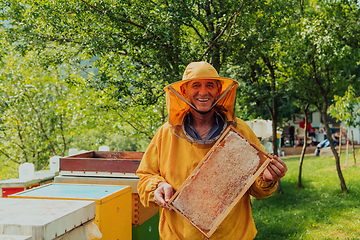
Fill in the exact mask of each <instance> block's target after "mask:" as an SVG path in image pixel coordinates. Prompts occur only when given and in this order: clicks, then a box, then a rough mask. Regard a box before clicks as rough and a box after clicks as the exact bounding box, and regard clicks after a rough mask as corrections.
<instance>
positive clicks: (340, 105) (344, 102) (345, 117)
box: [328, 85, 360, 127]
mask: <svg viewBox="0 0 360 240" xmlns="http://www.w3.org/2000/svg"><path fill="white" fill-rule="evenodd" d="M334 101H335V103H334V104H332V105H331V106H330V107H329V109H328V113H329V114H330V115H331V116H332V117H334V118H337V119H338V120H340V121H342V122H345V124H346V126H347V127H356V126H359V125H360V120H359V119H360V98H356V96H355V91H354V89H353V87H352V86H351V85H350V86H349V87H348V90H347V91H346V92H345V95H344V97H340V96H338V95H335V96H334Z"/></svg>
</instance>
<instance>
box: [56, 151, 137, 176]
mask: <svg viewBox="0 0 360 240" xmlns="http://www.w3.org/2000/svg"><path fill="white" fill-rule="evenodd" d="M143 155H144V152H131V151H90V152H85V153H81V154H77V155H73V156H68V157H63V158H60V164H59V165H60V171H79V172H110V173H135V172H136V170H137V168H138V167H139V164H140V161H141V158H142V156H143Z"/></svg>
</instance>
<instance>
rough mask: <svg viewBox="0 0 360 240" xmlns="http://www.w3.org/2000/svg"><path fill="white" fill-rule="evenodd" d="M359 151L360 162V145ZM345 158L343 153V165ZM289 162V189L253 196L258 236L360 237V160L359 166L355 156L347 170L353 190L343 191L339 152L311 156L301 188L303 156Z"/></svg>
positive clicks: (286, 180) (284, 182)
mask: <svg viewBox="0 0 360 240" xmlns="http://www.w3.org/2000/svg"><path fill="white" fill-rule="evenodd" d="M357 153H358V154H357V155H356V156H357V162H360V155H359V149H357ZM345 159H346V156H345V153H342V156H341V165H343V164H345ZM284 161H285V163H286V164H287V166H288V172H287V174H286V176H285V177H284V178H283V179H282V181H281V182H282V187H283V191H284V194H276V193H274V194H273V195H272V196H271V197H269V198H265V199H261V200H257V199H255V198H253V199H252V212H253V217H254V220H255V224H256V226H257V230H258V235H257V237H256V239H275V240H280V239H360V174H359V173H360V165H357V166H355V165H353V157H352V155H351V156H349V160H348V164H349V166H348V167H346V168H345V169H343V170H342V173H343V176H344V178H345V182H346V185H347V188H348V190H349V192H348V193H342V192H341V187H340V180H339V178H338V175H337V171H336V169H335V160H334V157H332V156H331V157H315V156H306V157H305V159H304V163H303V174H302V182H303V185H304V186H305V188H304V189H298V188H297V182H298V172H299V157H290V158H284ZM351 164H352V165H351Z"/></svg>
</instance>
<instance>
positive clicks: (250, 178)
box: [168, 126, 272, 238]
mask: <svg viewBox="0 0 360 240" xmlns="http://www.w3.org/2000/svg"><path fill="white" fill-rule="evenodd" d="M231 132H233V133H236V134H237V136H236V135H235V136H236V137H235V138H234V137H233V139H235V140H234V141H237V139H238V140H239V142H238V143H239V144H240V143H242V144H243V145H246V147H247V148H249V145H248V144H250V146H251V147H252V148H250V149H251V151H252V153H251V154H252V155H251V156H258V158H257V157H256V161H255V160H254V161H252V163H250V165H251V164H253V167H252V168H251V169H250V170H249V171H248V170H246V171H248V174H247V175H246V176H245V175H242V176H239V175H237V176H236V177H235V179H237V180H234V182H226V183H225V185H221V186H220V187H218V188H217V189H221V190H220V191H228V192H229V189H233V186H234V185H236V186H237V189H236V190H235V191H234V194H232V197H231V198H230V200H229V199H226V202H227V203H226V204H223V205H221V206H222V208H223V210H222V212H221V211H219V210H217V209H218V208H216V207H217V206H219V204H217V203H216V200H217V199H218V198H223V195H221V194H219V196H217V195H216V196H213V197H212V196H211V197H210V198H206V199H211V200H210V202H211V204H213V205H212V206H210V208H208V209H211V207H213V206H214V205H215V204H217V206H215V207H213V208H214V209H216V214H218V215H216V216H214V218H212V219H214V220H212V223H211V224H210V226H208V227H207V228H206V229H205V228H203V227H201V226H200V225H204V224H200V222H201V221H197V220H194V219H192V218H191V217H190V215H192V216H194V214H195V215H196V214H197V213H199V216H201V214H203V213H201V211H202V210H203V209H202V210H201V209H198V208H196V209H191V214H188V215H187V214H186V213H185V212H186V209H185V210H184V208H187V207H188V206H189V205H188V204H186V203H188V202H189V201H198V202H201V201H202V200H201V199H200V198H199V199H200V200H199V199H197V200H196V199H194V198H196V196H200V195H201V194H199V192H196V191H195V194H194V195H193V196H191V197H189V198H186V195H184V194H186V190H187V189H189V188H190V189H191V187H189V186H191V185H192V184H194V181H196V178H197V177H198V176H200V175H198V174H199V173H200V172H201V171H205V172H202V176H209V175H208V173H211V171H209V166H214V165H213V164H214V163H218V164H217V165H218V166H221V165H224V164H225V165H226V162H224V161H227V160H224V159H216V157H214V158H215V159H213V160H209V159H211V156H219V155H216V154H217V153H219V152H221V151H223V152H222V153H220V154H224V151H225V150H224V148H221V147H223V146H224V144H225V141H224V140H226V139H228V138H227V137H228V136H229V135H230V133H231ZM232 136H234V135H232ZM239 137H240V138H239ZM244 140H245V142H246V143H244ZM229 141H230V140H229ZM240 141H242V142H240ZM233 146H236V147H235V148H233V149H235V151H238V153H237V155H236V156H237V158H235V159H238V160H235V161H234V158H229V159H231V160H230V161H232V162H233V163H235V164H237V167H243V166H242V165H241V166H240V163H241V160H240V159H239V158H238V157H239V156H240V151H241V150H239V149H238V148H237V147H238V145H233ZM217 148H218V149H217ZM215 151H217V153H214V152H215ZM213 153H214V154H213ZM225 154H227V155H229V152H225ZM243 159H246V157H244V158H243ZM271 159H272V156H270V155H268V154H267V153H266V152H264V151H263V150H262V149H261V148H259V147H258V146H257V145H255V144H254V143H252V142H251V141H250V140H248V139H247V138H246V137H244V136H243V135H242V134H241V133H239V132H238V131H237V130H236V129H235V128H233V127H232V126H230V127H228V128H227V129H226V130H225V131H224V133H223V134H222V135H221V136H220V138H219V139H218V140H217V142H216V143H215V144H214V146H213V147H212V148H211V149H210V150H209V152H208V153H207V154H206V155H205V157H204V158H203V159H202V160H201V162H200V163H199V164H198V166H197V167H196V168H195V169H194V171H193V172H192V173H191V174H190V175H189V176H188V178H187V179H186V180H185V182H184V183H183V184H182V185H181V187H180V188H179V189H178V191H176V193H175V194H174V195H173V197H172V198H171V199H170V200H169V202H168V204H169V206H170V207H171V208H172V209H173V210H174V211H175V212H177V213H178V214H180V215H181V216H182V217H183V218H185V219H186V220H187V221H188V222H190V223H191V224H192V225H193V226H194V227H195V228H197V229H198V230H199V231H200V232H201V233H202V234H203V235H205V237H206V238H210V237H211V236H212V234H213V233H214V232H215V231H216V229H217V228H218V227H219V225H220V224H221V223H222V221H223V220H224V219H225V218H226V216H227V215H228V214H229V213H230V211H231V210H232V209H233V208H234V207H235V205H236V204H237V203H238V202H239V201H240V199H241V198H242V197H243V195H244V194H245V193H246V191H247V190H248V189H249V188H250V187H251V185H252V184H253V183H254V181H255V180H256V179H257V178H258V177H259V175H260V174H261V173H262V172H263V171H264V170H265V168H266V167H267V165H268V164H269V163H270V161H271ZM219 160H220V161H219ZM216 161H217V162H216ZM208 162H209V163H208ZM249 162H250V161H249ZM256 162H258V164H256ZM207 163H208V165H209V166H206V165H207ZM211 164H212V165H211ZM218 168H219V167H213V169H216V171H218V170H217V169H218ZM220 168H221V167H220ZM245 168H246V167H245ZM225 170H226V169H225ZM206 171H207V172H206ZM237 173H238V172H236V174H237ZM223 174H227V173H223ZM219 176H220V177H221V174H219V175H217V174H215V175H213V176H211V179H215V181H217V183H219V184H217V185H220V184H221V182H223V181H221V180H222V179H220V178H219ZM223 176H224V175H223ZM239 177H240V178H241V179H243V178H246V179H247V180H246V181H244V182H238V180H239ZM217 178H219V179H217ZM199 181H201V180H199ZM201 183H202V182H200V186H201V188H196V189H200V191H207V192H210V194H212V190H213V189H212V186H211V187H210V188H209V186H205V185H206V184H204V185H203V184H201ZM195 184H196V183H195ZM193 186H194V185H193ZM223 186H224V187H223ZM222 189H227V190H222ZM184 191H185V193H184V194H183V195H181V194H182V192H184ZM189 191H190V192H191V190H189ZM189 191H188V192H189ZM239 191H240V192H239ZM237 192H238V193H237ZM182 196H184V197H182ZM181 199H183V200H184V199H186V200H185V201H184V202H183V205H184V208H183V209H180V208H181V207H180V208H178V207H176V206H180V205H181V204H177V203H176V201H182V200H181ZM213 199H214V200H213ZM232 199H233V200H232ZM231 200H232V202H229V201H231ZM207 204H208V202H207ZM206 206H208V205H206ZM202 212H206V214H208V211H204V210H203V211H202ZM214 212H215V210H214ZM219 212H220V213H219ZM202 219H203V218H202Z"/></svg>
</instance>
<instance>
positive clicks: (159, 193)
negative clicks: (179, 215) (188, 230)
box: [154, 182, 174, 211]
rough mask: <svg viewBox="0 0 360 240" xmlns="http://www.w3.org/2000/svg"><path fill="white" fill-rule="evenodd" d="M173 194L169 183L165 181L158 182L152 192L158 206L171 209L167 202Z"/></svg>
mask: <svg viewBox="0 0 360 240" xmlns="http://www.w3.org/2000/svg"><path fill="white" fill-rule="evenodd" d="M173 194H174V189H173V187H172V186H171V185H170V184H168V183H167V182H159V183H158V185H157V188H156V190H155V192H154V201H155V203H156V204H157V205H159V206H160V207H162V208H165V209H167V210H170V211H172V209H171V208H170V207H169V205H168V204H167V203H168V201H169V200H170V198H171V197H172V196H173Z"/></svg>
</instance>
